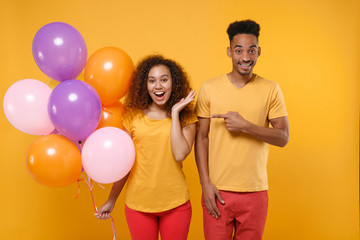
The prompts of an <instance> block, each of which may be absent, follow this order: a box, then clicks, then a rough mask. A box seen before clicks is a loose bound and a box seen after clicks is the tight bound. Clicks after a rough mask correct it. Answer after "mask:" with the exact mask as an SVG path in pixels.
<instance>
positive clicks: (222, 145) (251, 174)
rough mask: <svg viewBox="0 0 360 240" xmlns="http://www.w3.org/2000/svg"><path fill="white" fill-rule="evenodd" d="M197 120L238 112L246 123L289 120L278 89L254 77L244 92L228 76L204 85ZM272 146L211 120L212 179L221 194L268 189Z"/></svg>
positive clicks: (210, 163)
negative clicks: (278, 119) (280, 118)
mask: <svg viewBox="0 0 360 240" xmlns="http://www.w3.org/2000/svg"><path fill="white" fill-rule="evenodd" d="M196 111H197V116H198V117H203V118H209V117H210V116H211V115H213V114H225V113H227V112H228V111H234V112H238V113H239V114H240V115H241V116H243V117H244V118H245V119H246V120H248V121H250V122H252V123H253V124H256V125H258V126H262V127H269V119H273V118H278V117H283V116H287V111H286V106H285V101H284V98H283V95H282V92H281V89H280V87H279V85H278V84H277V83H276V82H274V81H269V80H266V79H264V78H262V77H259V76H257V75H256V74H254V76H253V78H252V79H251V80H250V81H249V82H248V83H247V84H246V85H245V86H244V87H243V88H241V89H238V88H236V87H235V86H234V85H233V84H232V83H231V82H230V80H229V79H228V78H227V76H226V74H224V75H221V76H219V77H217V78H214V79H210V80H208V81H206V82H204V83H203V85H202V87H201V89H200V92H199V95H198V100H197V103H196ZM268 152H269V146H268V144H267V143H265V142H262V141H260V140H257V139H255V138H253V137H251V136H250V135H247V134H243V133H239V134H234V133H231V132H229V131H228V130H227V129H226V127H225V122H224V119H222V118H213V119H211V120H210V130H209V175H210V179H211V181H212V183H213V184H214V185H215V186H216V187H217V188H218V189H221V190H226V191H235V192H254V191H262V190H267V189H268V181H267V172H266V165H267V159H268Z"/></svg>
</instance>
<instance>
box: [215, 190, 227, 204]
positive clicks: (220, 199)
mask: <svg viewBox="0 0 360 240" xmlns="http://www.w3.org/2000/svg"><path fill="white" fill-rule="evenodd" d="M216 197H217V198H218V199H219V202H220V203H221V204H222V205H224V204H225V201H224V199H223V198H222V197H221V194H220V192H217V193H216Z"/></svg>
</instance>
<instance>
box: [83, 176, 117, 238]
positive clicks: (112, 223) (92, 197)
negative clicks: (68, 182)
mask: <svg viewBox="0 0 360 240" xmlns="http://www.w3.org/2000/svg"><path fill="white" fill-rule="evenodd" d="M81 176H83V174H81ZM83 180H84V181H85V182H86V184H87V185H88V186H89V189H90V195H91V199H92V202H93V206H94V210H95V212H96V213H97V212H98V209H97V207H96V204H95V198H94V194H93V188H94V185H92V179H90V178H89V177H88V179H87V180H86V179H85V178H84V176H83ZM98 185H99V186H100V187H103V186H101V185H100V184H98ZM110 218H111V227H112V232H113V240H116V235H117V234H116V229H115V221H114V218H113V217H112V216H110Z"/></svg>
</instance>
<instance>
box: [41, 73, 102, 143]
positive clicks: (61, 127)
mask: <svg viewBox="0 0 360 240" xmlns="http://www.w3.org/2000/svg"><path fill="white" fill-rule="evenodd" d="M48 112H49V116H50V120H51V122H52V123H53V124H54V126H55V127H56V129H57V131H59V133H60V134H61V135H63V136H65V137H67V138H69V139H70V140H77V141H80V140H85V139H86V138H87V137H88V136H89V135H90V134H91V133H92V132H93V131H94V130H95V129H96V127H97V125H98V124H99V121H100V117H101V102H100V98H99V95H98V94H97V92H96V91H95V89H94V88H93V87H91V86H90V85H89V84H87V83H86V82H82V81H79V80H67V81H65V82H62V83H60V84H59V85H58V86H56V87H55V88H54V90H53V91H52V93H51V95H50V97H49V103H48Z"/></svg>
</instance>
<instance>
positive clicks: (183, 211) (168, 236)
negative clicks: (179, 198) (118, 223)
mask: <svg viewBox="0 0 360 240" xmlns="http://www.w3.org/2000/svg"><path fill="white" fill-rule="evenodd" d="M125 216H126V220H127V223H128V226H129V229H130V234H131V239H132V240H157V239H158V236H159V231H160V236H161V240H186V239H187V235H188V233H189V227H190V220H191V204H190V201H188V202H186V203H185V204H183V205H181V206H179V207H176V208H173V209H170V210H168V211H165V212H159V213H146V212H139V211H136V210H133V209H130V208H128V207H127V206H126V205H125Z"/></svg>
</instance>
